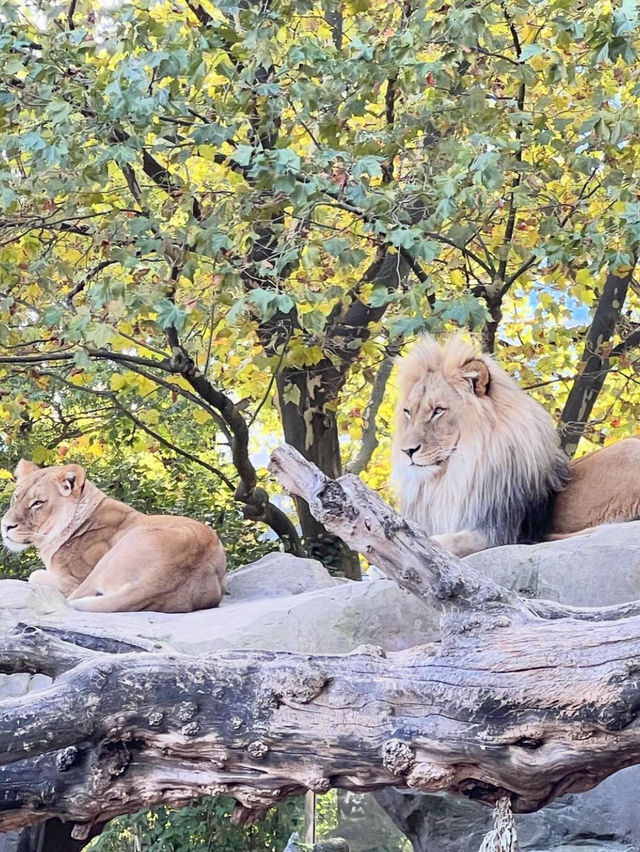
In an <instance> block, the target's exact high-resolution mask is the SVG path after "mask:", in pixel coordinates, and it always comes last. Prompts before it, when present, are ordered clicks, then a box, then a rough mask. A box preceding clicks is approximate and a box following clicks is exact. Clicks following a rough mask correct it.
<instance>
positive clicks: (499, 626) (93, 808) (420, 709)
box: [0, 447, 640, 836]
mask: <svg viewBox="0 0 640 852" xmlns="http://www.w3.org/2000/svg"><path fill="white" fill-rule="evenodd" d="M272 470H273V471H274V473H275V474H276V476H277V477H278V479H279V480H280V481H281V483H282V484H283V485H284V486H285V488H286V489H287V490H288V491H289V492H290V493H293V494H296V495H297V496H300V497H303V498H304V499H305V500H307V502H308V503H309V505H310V508H311V511H312V512H313V514H314V515H315V516H316V517H317V518H318V519H319V520H321V521H322V522H323V523H324V524H325V525H326V526H327V527H328V528H329V529H331V531H332V532H335V533H336V534H338V535H340V537H341V538H343V539H344V540H345V541H346V542H347V543H348V544H349V545H350V546H352V547H355V548H357V549H358V550H360V551H361V552H362V553H364V554H365V555H366V556H367V558H369V559H370V560H371V561H374V562H375V564H376V565H377V566H378V568H380V570H382V571H383V572H385V573H387V574H388V575H389V576H391V577H393V578H394V579H395V580H396V581H397V582H398V583H400V584H401V585H403V586H405V587H406V588H407V589H409V590H411V591H412V592H413V593H414V594H417V595H419V596H420V597H422V598H423V599H428V600H429V601H430V602H431V603H435V604H436V605H437V606H438V607H439V608H440V611H441V613H442V639H441V642H440V643H436V644H433V645H423V646H418V647H415V648H411V649H409V650H407V651H404V652H399V653H395V654H389V655H388V656H387V655H385V653H384V652H383V651H382V650H381V649H380V648H378V647H376V646H364V647H361V648H359V649H356V651H354V653H351V654H348V655H344V656H329V655H317V656H315V655H314V656H309V655H300V654H292V653H286V652H274V651H246V650H245V651H242V650H238V651H224V652H218V653H215V654H211V655H208V656H207V657H189V656H186V655H179V654H167V653H166V652H154V651H151V650H145V649H144V648H143V649H141V650H138V647H139V645H138V643H137V641H135V640H133V639H132V641H131V643H126V642H121V643H111V644H109V643H106V642H105V641H104V639H103V638H100V637H96V636H92V635H91V634H90V632H87V633H86V635H83V634H82V635H81V634H78V633H77V632H65V630H64V625H61V630H60V632H58V633H57V634H56V635H52V634H51V633H50V632H43V631H42V630H39V629H37V628H35V627H33V626H30V625H27V624H22V625H20V626H19V627H17V628H15V629H14V630H13V631H12V632H10V633H5V635H4V636H0V672H5V673H9V672H38V673H44V674H47V675H49V676H50V677H51V678H52V683H51V685H50V686H49V687H48V688H46V689H43V690H41V691H39V692H35V693H32V694H28V695H25V696H22V697H20V698H13V699H11V698H10V699H5V700H4V701H2V702H0V830H3V831H7V830H11V829H14V828H18V827H21V826H24V825H28V824H33V823H36V822H38V821H40V820H43V819H46V818H48V817H51V816H55V817H59V818H61V819H63V820H72V821H73V822H75V823H76V826H77V828H76V832H75V833H76V835H78V836H81V835H82V834H83V833H85V834H88V833H89V831H90V829H91V826H92V825H93V824H94V823H98V822H104V821H105V820H107V819H110V818H112V817H113V816H116V815H118V814H121V813H126V812H131V811H135V810H137V809H139V808H141V807H144V806H149V805H152V804H156V803H159V802H163V803H165V804H175V805H179V804H183V803H185V802H186V801H188V800H189V799H191V798H192V797H193V796H195V795H198V794H200V793H226V794H230V795H232V796H235V797H236V799H237V800H238V802H239V803H240V804H239V807H238V812H237V816H238V818H239V819H251V818H252V817H254V816H255V815H256V814H258V813H259V812H261V811H262V810H263V809H264V808H266V807H268V806H270V805H271V804H273V803H274V802H276V801H278V800H279V799H282V798H284V797H286V796H288V795H291V794H296V793H302V792H304V791H305V790H308V789H309V790H314V791H316V792H319V793H321V792H326V791H327V790H329V789H330V788H332V787H343V788H346V789H351V790H373V789H379V788H383V787H385V786H389V785H393V786H399V787H408V788H412V789H414V790H420V791H449V792H452V793H458V794H462V795H466V796H469V797H471V798H473V799H477V800H479V801H482V802H485V803H488V804H494V803H495V802H496V801H498V800H499V799H502V798H505V797H506V798H508V799H509V800H510V801H511V804H512V807H513V809H514V810H515V811H529V810H535V809H538V808H540V807H542V806H543V805H545V804H547V803H548V802H550V801H551V800H553V799H554V798H556V797H557V796H560V795H562V794H563V793H566V792H579V791H582V790H587V789H589V788H590V787H592V786H594V785H595V784H597V783H598V782H599V781H601V780H602V779H603V778H605V777H607V776H608V775H610V774H611V773H613V772H615V771H617V770H618V769H621V768H623V767H625V766H629V765H631V764H634V763H637V762H640V732H639V725H638V713H639V711H640V617H639V616H638V612H640V605H639V604H637V603H636V604H632V605H624V606H622V607H607V608H606V611H600V610H597V609H594V610H590V609H577V608H571V607H566V608H565V607H562V606H561V605H559V604H553V605H551V604H548V603H547V602H541V601H524V600H522V599H520V598H519V597H518V596H517V595H515V594H514V593H513V592H510V591H508V590H506V589H504V588H502V587H500V586H499V585H497V584H495V583H493V582H492V581H491V580H489V579H487V578H485V577H483V576H482V575H481V574H478V573H477V572H473V571H471V570H470V569H469V568H467V567H466V566H465V565H464V563H462V562H460V561H459V560H457V559H455V558H453V557H451V556H449V555H448V554H447V553H445V552H444V551H443V550H442V549H441V548H439V547H438V545H437V544H435V543H434V542H432V541H431V540H430V539H428V538H427V537H426V536H424V535H422V534H421V533H420V532H419V530H417V529H415V528H414V527H413V526H411V525H410V524H408V523H406V522H405V521H403V520H402V519H401V518H399V517H398V516H397V515H396V514H395V513H393V512H392V511H391V509H389V507H388V506H386V505H385V504H384V503H383V502H382V500H381V499H380V498H379V497H378V496H377V495H375V494H373V493H372V492H371V491H369V490H368V489H367V488H366V487H365V486H364V485H363V484H362V483H361V482H360V481H359V480H358V479H357V478H356V477H353V476H345V477H341V478H340V479H339V480H337V481H331V480H328V479H327V478H326V477H325V476H324V475H323V474H321V473H320V472H319V471H318V470H317V469H316V468H314V466H313V465H311V464H310V463H309V462H306V461H305V460H304V459H303V458H302V457H301V456H300V455H299V454H298V453H296V452H295V450H292V449H291V448H289V447H282V448H280V449H279V450H277V451H276V452H275V453H274V456H273V460H272ZM215 617H216V611H215V610H214V611H212V612H211V618H215ZM132 618H133V619H135V616H132Z"/></svg>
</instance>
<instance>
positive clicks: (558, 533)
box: [549, 438, 640, 539]
mask: <svg viewBox="0 0 640 852" xmlns="http://www.w3.org/2000/svg"><path fill="white" fill-rule="evenodd" d="M569 471H570V474H571V479H570V482H569V485H568V487H567V488H566V490H565V491H561V492H560V493H559V494H558V495H557V496H556V498H555V501H554V509H553V518H552V523H551V534H550V535H549V538H556V539H557V538H564V537H566V536H568V535H574V534H575V533H580V532H585V531H586V530H587V529H589V528H591V527H596V526H600V525H601V524H612V523H619V522H621V521H632V520H636V519H638V518H640V438H624V439H623V440H622V441H618V442H617V443H615V444H609V445H608V446H606V447H603V448H602V449H600V450H596V451H595V452H594V453H590V454H589V455H586V456H582V457H581V458H579V459H576V460H575V461H572V462H571V465H570V467H569Z"/></svg>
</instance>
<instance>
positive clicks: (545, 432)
mask: <svg viewBox="0 0 640 852" xmlns="http://www.w3.org/2000/svg"><path fill="white" fill-rule="evenodd" d="M398 388H399V400H398V405H397V411H396V430H395V434H394V438H393V448H392V459H393V471H392V482H393V485H394V487H395V490H396V491H397V493H398V496H399V502H400V512H401V513H402V514H403V515H404V517H406V518H407V519H408V520H410V521H414V522H415V523H416V524H418V525H419V526H420V527H421V528H422V529H424V530H425V531H426V532H427V533H428V534H429V535H433V536H434V537H435V538H436V539H437V540H438V541H439V542H440V543H441V544H442V545H443V547H446V548H447V549H448V550H450V551H451V552H452V553H455V554H456V555H458V556H467V555H468V554H470V553H475V552H476V551H478V550H484V549H485V548H487V547H495V546H496V545H501V544H514V543H517V542H535V541H541V540H543V539H545V538H563V537H566V536H569V535H572V534H574V533H577V532H581V531H583V530H585V529H587V528H589V527H593V526H597V525H599V524H603V523H611V522H615V521H629V520H634V519H636V518H640V439H639V438H626V439H624V440H622V441H620V442H618V443H617V444H613V445H611V446H608V447H605V448H604V449H601V450H598V451H596V452H595V453H593V454H591V455H589V456H585V457H583V458H580V459H578V460H577V461H575V462H571V463H570V462H569V460H568V458H567V457H566V456H565V454H564V453H563V452H562V451H561V450H560V448H559V447H558V440H557V436H556V431H555V428H554V425H553V422H552V420H551V417H550V416H549V415H548V414H547V412H546V411H545V410H544V409H543V408H542V407H541V406H540V405H539V404H538V403H537V402H534V400H533V399H531V398H530V397H529V396H527V394H526V393H524V391H522V390H521V389H520V388H519V387H518V386H517V384H516V383H515V381H514V380H513V379H512V378H511V377H510V376H509V375H508V374H507V373H506V372H505V371H504V370H503V369H502V368H501V367H499V366H498V365H497V364H496V363H495V361H494V360H493V359H492V358H491V357H490V356H489V355H485V354H481V353H479V352H477V351H476V350H475V349H474V348H473V346H471V345H469V344H468V343H465V342H464V341H463V340H461V339H460V338H459V337H455V338H452V339H450V340H448V341H447V342H445V344H444V345H443V346H440V345H438V343H437V342H436V341H435V340H434V339H433V338H431V337H428V336H427V337H425V338H424V339H423V340H422V341H421V342H419V343H418V344H417V345H416V346H415V347H414V348H413V349H412V351H411V352H410V353H409V354H408V355H407V356H406V357H404V358H401V359H400V362H399V371H398Z"/></svg>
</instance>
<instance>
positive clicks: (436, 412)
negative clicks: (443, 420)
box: [431, 405, 447, 420]
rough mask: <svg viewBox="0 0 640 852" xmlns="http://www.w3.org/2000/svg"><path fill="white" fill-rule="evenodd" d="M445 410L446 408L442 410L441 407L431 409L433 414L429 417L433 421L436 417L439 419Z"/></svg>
mask: <svg viewBox="0 0 640 852" xmlns="http://www.w3.org/2000/svg"><path fill="white" fill-rule="evenodd" d="M446 410H447V409H446V408H442V407H441V406H439V405H436V407H435V408H434V409H433V414H432V415H431V419H432V420H435V418H436V417H440V415H441V414H444V413H445V411H446Z"/></svg>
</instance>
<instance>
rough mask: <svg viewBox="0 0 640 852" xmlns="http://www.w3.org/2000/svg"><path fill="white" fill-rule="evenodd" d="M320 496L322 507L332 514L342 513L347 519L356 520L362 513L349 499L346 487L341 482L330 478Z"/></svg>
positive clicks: (341, 515)
mask: <svg viewBox="0 0 640 852" xmlns="http://www.w3.org/2000/svg"><path fill="white" fill-rule="evenodd" d="M319 496H320V502H321V503H322V508H323V509H324V510H325V511H326V512H329V513H330V514H336V515H340V517H342V518H346V520H347V521H355V519H356V518H357V517H358V515H359V514H360V513H359V512H358V510H357V509H356V507H355V506H354V505H353V503H351V502H350V501H349V500H348V499H347V495H346V494H345V492H344V488H343V487H342V485H340V483H339V482H336V481H334V480H329V482H327V484H326V485H325V486H324V488H323V489H322V491H321V493H320V495H319Z"/></svg>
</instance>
